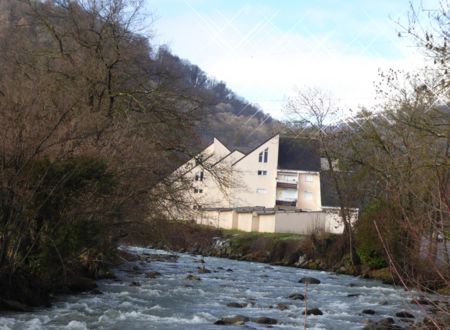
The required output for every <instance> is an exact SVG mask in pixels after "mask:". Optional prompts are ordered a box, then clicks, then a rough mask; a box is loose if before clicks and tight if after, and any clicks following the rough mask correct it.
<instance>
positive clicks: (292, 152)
mask: <svg viewBox="0 0 450 330" xmlns="http://www.w3.org/2000/svg"><path fill="white" fill-rule="evenodd" d="M278 169H280V170H298V171H314V172H319V171H320V145H319V141H317V140H312V139H296V138H288V137H280V148H279V151H278Z"/></svg>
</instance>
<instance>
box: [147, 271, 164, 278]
mask: <svg viewBox="0 0 450 330" xmlns="http://www.w3.org/2000/svg"><path fill="white" fill-rule="evenodd" d="M160 276H161V273H160V272H148V273H147V274H145V277H147V278H157V277H160Z"/></svg>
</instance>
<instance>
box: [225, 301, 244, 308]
mask: <svg viewBox="0 0 450 330" xmlns="http://www.w3.org/2000/svg"><path fill="white" fill-rule="evenodd" d="M246 306H247V304H241V303H237V302H231V303H228V304H227V307H233V308H244V307H246Z"/></svg>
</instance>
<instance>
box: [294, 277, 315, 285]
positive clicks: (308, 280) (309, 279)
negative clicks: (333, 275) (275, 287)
mask: <svg viewBox="0 0 450 330" xmlns="http://www.w3.org/2000/svg"><path fill="white" fill-rule="evenodd" d="M298 283H304V284H320V281H319V280H318V279H317V278H314V277H303V278H301V279H300V280H299V281H298Z"/></svg>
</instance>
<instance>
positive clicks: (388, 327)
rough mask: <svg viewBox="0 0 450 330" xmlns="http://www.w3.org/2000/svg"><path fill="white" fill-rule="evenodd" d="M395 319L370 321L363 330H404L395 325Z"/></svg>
mask: <svg viewBox="0 0 450 330" xmlns="http://www.w3.org/2000/svg"><path fill="white" fill-rule="evenodd" d="M394 323H395V322H394V319H392V318H391V317H388V318H387V319H383V320H380V321H376V322H372V321H369V324H367V325H366V326H365V327H364V328H363V330H402V329H403V328H402V327H400V326H398V325H396V324H394Z"/></svg>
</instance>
